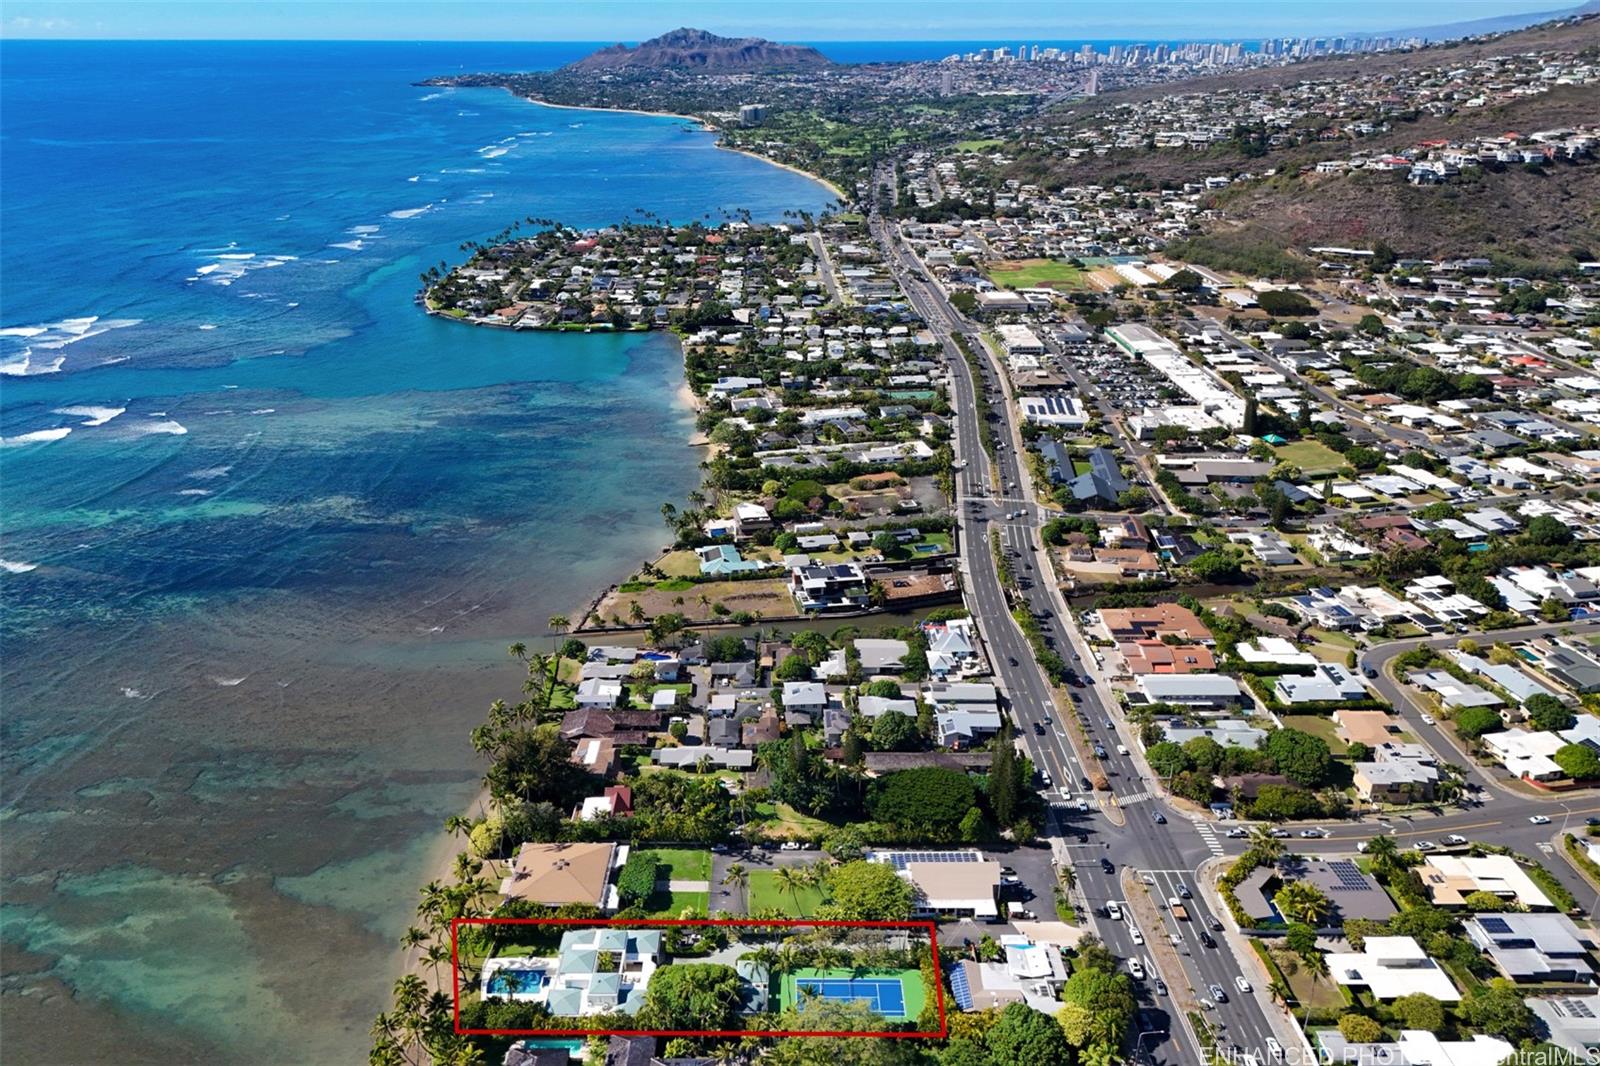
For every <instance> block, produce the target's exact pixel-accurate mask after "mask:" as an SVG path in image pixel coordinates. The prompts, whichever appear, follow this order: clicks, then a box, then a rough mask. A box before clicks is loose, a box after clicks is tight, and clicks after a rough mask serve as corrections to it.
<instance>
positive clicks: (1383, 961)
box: [1327, 936, 1461, 1003]
mask: <svg viewBox="0 0 1600 1066" xmlns="http://www.w3.org/2000/svg"><path fill="white" fill-rule="evenodd" d="M1327 963H1328V973H1329V974H1330V975H1331V976H1332V977H1333V979H1334V981H1335V982H1337V983H1338V984H1341V985H1349V986H1352V987H1359V986H1365V987H1366V988H1367V989H1368V990H1369V991H1371V993H1372V995H1373V997H1374V998H1375V999H1380V1000H1386V999H1397V998H1399V997H1400V996H1409V995H1412V994H1413V993H1416V992H1421V993H1423V994H1425V995H1429V996H1432V997H1433V998H1434V999H1437V1000H1438V1001H1439V1002H1441V1003H1454V1002H1456V1001H1457V1000H1459V999H1460V998H1461V993H1460V992H1458V991H1457V990H1456V986H1455V984H1454V983H1453V982H1452V981H1451V980H1450V975H1449V974H1447V973H1445V972H1444V970H1443V969H1441V968H1440V966H1439V964H1438V963H1437V962H1435V961H1434V960H1433V959H1432V958H1430V957H1429V956H1428V953H1427V952H1426V951H1423V950H1422V945H1421V944H1418V943H1417V942H1416V940H1415V939H1413V938H1412V937H1409V936H1369V937H1367V938H1366V943H1365V946H1364V949H1363V950H1362V951H1359V952H1342V953H1334V954H1329V955H1328V956H1327Z"/></svg>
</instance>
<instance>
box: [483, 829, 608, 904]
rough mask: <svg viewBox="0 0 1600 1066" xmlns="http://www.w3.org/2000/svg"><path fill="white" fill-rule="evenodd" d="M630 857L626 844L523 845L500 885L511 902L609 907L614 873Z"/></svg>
mask: <svg viewBox="0 0 1600 1066" xmlns="http://www.w3.org/2000/svg"><path fill="white" fill-rule="evenodd" d="M626 857H627V847H626V845H619V844H615V843H611V842H609V841H608V842H604V843H598V844H577V843H568V844H532V843H529V844H523V845H522V847H520V848H518V849H517V854H516V858H514V859H512V860H511V864H510V867H509V870H508V873H507V875H506V877H505V879H504V880H503V881H501V883H500V894H501V895H502V896H505V897H506V898H507V899H525V900H528V901H529V902H531V903H543V904H545V905H546V906H550V907H560V906H563V905H564V904H568V903H590V904H593V905H594V906H596V907H602V908H608V909H614V908H609V907H608V903H609V902H614V901H608V899H607V895H608V894H607V885H608V882H609V880H610V877H611V871H612V870H613V869H615V868H616V867H618V866H620V865H621V864H622V862H623V860H624V859H625V858H626Z"/></svg>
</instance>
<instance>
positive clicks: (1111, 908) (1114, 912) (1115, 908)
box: [1106, 900, 1122, 922]
mask: <svg viewBox="0 0 1600 1066" xmlns="http://www.w3.org/2000/svg"><path fill="white" fill-rule="evenodd" d="M1106 917H1107V918H1110V919H1111V920H1112V921H1113V922H1120V921H1122V906H1121V905H1120V904H1119V903H1117V901H1116V900H1112V901H1111V902H1109V903H1107V904H1106Z"/></svg>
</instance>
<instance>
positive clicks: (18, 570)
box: [0, 559, 39, 574]
mask: <svg viewBox="0 0 1600 1066" xmlns="http://www.w3.org/2000/svg"><path fill="white" fill-rule="evenodd" d="M37 569H39V564H38V563H19V562H14V561H13V560H11V559H0V571H3V572H5V573H7V574H26V573H27V572H28V571H30V570H37Z"/></svg>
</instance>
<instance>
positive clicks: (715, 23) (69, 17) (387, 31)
mask: <svg viewBox="0 0 1600 1066" xmlns="http://www.w3.org/2000/svg"><path fill="white" fill-rule="evenodd" d="M1577 2H1579V0H1414V2H1413V3H1411V4H1406V5H1401V4H1396V3H1394V0H1339V2H1337V3H1332V2H1328V0H1122V2H1121V3H1115V4H1107V3H1104V2H1102V0H988V2H975V0H786V2H766V0H740V2H731V0H683V2H673V0H521V2H506V0H384V2H380V0H5V3H4V6H3V8H0V36H4V37H9V38H22V37H67V38H74V37H75V38H147V39H173V38H189V39H201V40H222V39H247V40H248V39H257V40H260V39H311V40H337V39H343V40H470V41H487V40H502V41H503V40H524V41H561V40H565V41H636V40H641V39H643V38H646V37H652V36H655V35H656V34H658V33H662V32H664V31H666V30H669V29H672V28H674V27H677V26H695V27H699V28H702V29H708V30H711V31H713V32H715V33H721V34H725V35H729V36H762V37H770V38H773V39H776V40H789V41H829V40H834V41H887V40H913V41H933V40H952V41H989V40H995V41H1010V40H1013V39H1027V40H1051V39H1054V40H1074V39H1076V40H1082V39H1119V38H1123V39H1126V38H1151V39H1158V38H1165V39H1169V40H1170V39H1181V38H1226V39H1230V40H1231V39H1236V38H1237V39H1242V38H1252V37H1261V36H1302V35H1311V36H1315V35H1321V34H1336V33H1345V32H1362V31H1376V30H1388V29H1400V28H1404V27H1408V26H1426V25H1435V24H1439V23H1449V22H1458V21H1462V20H1466V19H1474V18H1486V17H1490V16H1494V15H1506V14H1520V13H1525V12H1537V11H1550V10H1559V9H1562V8H1565V7H1568V6H1571V5H1574V4H1576V3H1577Z"/></svg>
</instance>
